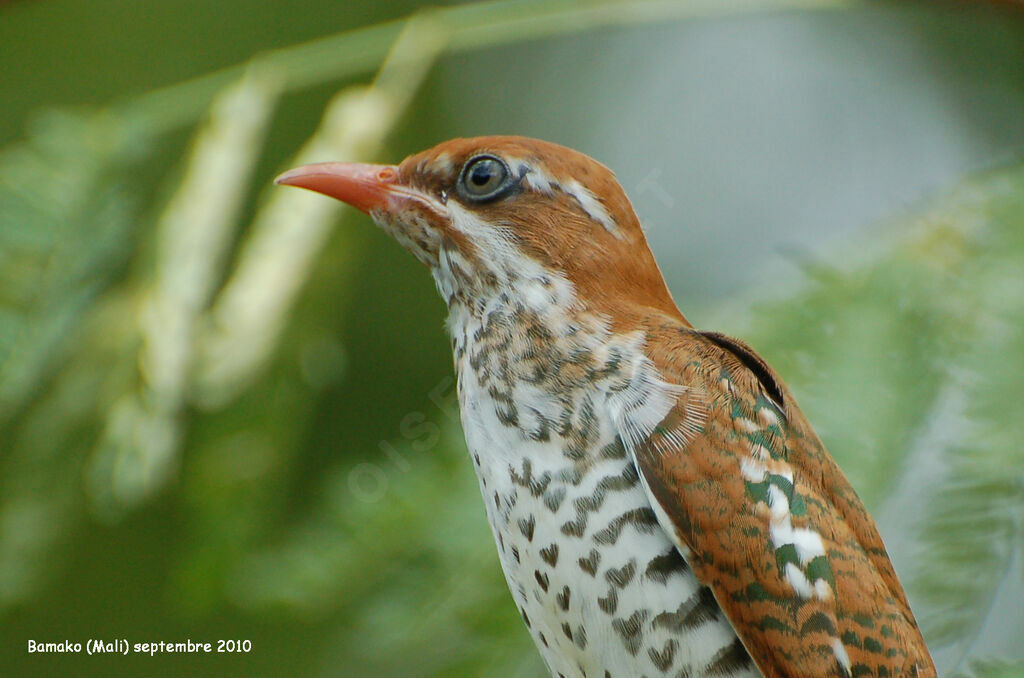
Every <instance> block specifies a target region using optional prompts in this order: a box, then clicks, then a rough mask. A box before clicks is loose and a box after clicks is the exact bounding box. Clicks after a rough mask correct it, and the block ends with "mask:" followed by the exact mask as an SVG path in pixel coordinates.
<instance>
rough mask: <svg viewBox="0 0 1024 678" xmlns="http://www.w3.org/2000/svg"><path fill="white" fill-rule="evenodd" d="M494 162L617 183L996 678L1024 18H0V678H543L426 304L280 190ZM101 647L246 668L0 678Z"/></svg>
mask: <svg viewBox="0 0 1024 678" xmlns="http://www.w3.org/2000/svg"><path fill="white" fill-rule="evenodd" d="M485 133H517V134H526V135H531V136H538V137H542V138H546V139H550V140H553V141H557V142H560V143H563V144H566V145H569V146H573V147H575V148H578V149H580V150H582V151H584V152H587V153H588V154H590V155H592V156H594V157H596V158H598V159H600V160H602V161H603V162H605V163H606V164H607V165H609V166H611V167H612V168H613V169H615V170H616V172H617V173H618V176H619V178H620V180H621V182H622V184H623V185H624V187H625V188H626V189H627V191H628V192H629V193H630V195H631V197H632V199H633V202H634V204H635V206H636V209H637V211H638V212H639V214H640V215H641V217H642V218H643V220H644V222H645V224H646V227H647V230H648V233H649V237H650V240H651V242H652V245H653V248H654V250H655V253H656V255H657V256H658V258H659V261H660V262H661V264H662V267H663V269H664V271H665V274H666V276H667V278H668V280H669V283H670V287H671V288H672V290H673V292H674V294H675V296H676V299H677V301H678V302H679V304H680V306H681V307H682V308H683V309H684V311H685V312H686V313H687V315H688V316H689V318H690V319H691V320H692V321H694V322H695V324H697V325H698V326H702V327H707V328H714V329H719V330H723V331H727V332H730V333H734V334H738V335H741V336H743V337H744V338H746V339H747V340H749V341H750V342H751V343H752V344H753V345H754V346H755V347H757V348H758V349H759V350H760V351H761V352H762V353H763V354H764V355H765V356H766V357H767V358H768V360H769V361H770V362H772V363H773V364H774V365H775V366H776V368H777V369H778V370H779V371H780V372H781V373H782V375H783V376H784V377H785V378H786V379H787V380H788V381H789V382H790V385H791V387H793V389H794V391H795V393H796V394H797V396H798V398H799V399H800V401H801V404H802V406H803V407H804V409H805V410H806V411H807V412H808V414H809V416H810V418H811V420H812V421H813V422H815V425H816V426H817V428H818V430H819V432H820V433H821V435H822V436H823V438H824V439H825V441H826V443H827V445H828V446H829V447H830V449H831V450H832V452H833V453H834V455H835V456H836V457H837V458H838V460H839V462H840V464H841V465H842V466H843V467H844V469H846V471H847V473H848V475H849V476H850V477H851V479H852V481H853V483H854V485H855V486H856V487H857V489H858V491H859V492H860V493H861V495H862V497H863V498H864V499H865V501H866V503H867V504H868V506H869V507H870V508H871V509H872V511H873V512H874V514H875V515H876V517H877V519H878V522H879V524H880V528H881V531H882V533H883V536H884V537H885V539H886V542H887V543H888V545H889V547H890V552H891V554H892V557H893V560H894V562H895V564H896V567H897V569H898V571H899V572H900V574H901V576H902V578H903V580H904V582H905V584H906V586H907V588H908V590H909V593H910V597H911V601H912V604H913V606H914V608H915V610H916V612H917V615H918V618H919V619H920V621H921V623H922V626H923V628H924V630H925V636H926V638H927V639H928V641H929V643H930V646H931V648H932V650H933V653H934V655H935V657H936V660H937V662H938V664H939V667H940V670H941V672H942V675H947V676H971V675H976V676H1022V675H1024V643H1022V642H1021V641H1022V640H1024V557H1022V555H1024V443H1022V440H1024V413H1022V402H1024V163H1022V159H1024V154H1022V151H1024V11H1022V10H1021V9H1020V6H1019V5H1015V4H1014V3H987V4H984V3H968V2H960V3H939V2H918V3H898V4H892V5H888V4H876V3H859V2H840V1H836V0H790V1H778V0H777V1H774V2H770V1H768V0H746V1H744V2H703V1H690V2H665V1H661V2H651V1H647V2H629V1H621V2H607V1H605V2H579V1H569V0H555V1H551V2H540V1H538V0H519V1H497V2H488V3H480V4H451V5H448V4H446V3H443V2H442V3H438V4H436V6H435V7H434V8H433V9H422V8H420V7H419V6H418V5H417V3H415V2H411V1H407V0H391V1H388V2H337V1H334V0H306V1H305V2H300V3H294V2H293V3H282V2H271V1H269V0H247V1H243V0H219V1H218V2H216V3H210V2H198V1H195V0H174V1H173V2H170V1H166V0H149V1H148V2H145V3H141V2H137V1H135V0H103V1H97V2H81V1H80V0H15V1H13V2H6V3H0V675H3V676H54V675H76V676H93V675H96V676H100V675H102V676H109V675H126V676H128V675H139V676H178V675H192V676H206V675H209V676H222V675H250V676H263V675H267V676H278V675H295V676H346V677H347V676H354V677H356V676H384V677H391V676H395V677H397V676H402V677H422V678H428V677H429V678H441V677H446V678H447V677H452V678H455V677H464V676H481V677H483V676H513V677H516V678H526V677H540V676H542V675H544V670H543V667H542V666H541V663H540V661H539V659H538V657H537V655H536V652H535V651H534V649H533V648H532V644H531V641H530V640H529V637H528V635H527V634H526V632H525V631H524V629H523V628H522V627H521V622H520V620H519V618H518V615H517V613H516V610H515V607H514V606H513V605H512V604H511V601H510V600H509V599H508V594H507V591H506V588H505V584H504V581H503V579H502V576H501V574H500V570H499V566H498V561H497V558H496V554H495V551H494V547H493V544H492V543H491V537H490V533H489V531H488V529H487V526H486V523H485V519H484V513H483V510H482V506H481V504H480V499H479V495H478V490H477V487H476V482H475V479H474V477H473V474H472V470H471V465H470V464H469V463H468V460H467V459H466V457H465V450H464V445H463V441H462V437H461V430H460V428H459V423H458V415H457V409H455V403H454V400H453V394H454V388H453V382H452V370H451V357H450V354H449V351H448V348H447V347H448V344H447V340H446V338H445V335H444V330H443V326H442V322H443V319H444V307H443V304H442V303H441V302H440V300H439V299H437V298H436V294H435V293H434V290H433V285H432V283H431V281H430V278H429V275H428V273H427V271H425V270H423V269H422V268H421V267H420V266H419V265H418V264H417V263H416V262H415V261H414V260H413V259H412V258H411V257H409V256H407V255H405V253H404V252H402V251H401V250H400V248H399V247H397V246H396V245H394V243H392V242H389V241H388V239H387V238H386V237H385V236H384V235H383V234H382V233H380V232H379V231H377V230H376V229H375V228H373V227H372V225H371V223H370V222H369V220H368V219H367V218H365V217H364V216H362V215H360V214H356V213H353V212H351V211H347V210H345V209H344V208H341V207H339V206H337V205H335V204H333V203H332V202H331V201H328V200H326V199H323V198H321V197H318V196H314V195H311V194H305V193H304V192H300V191H295V190H285V189H280V188H276V187H273V186H272V185H271V180H272V178H273V177H274V175H275V173H277V172H278V171H281V170H283V169H286V168H287V167H289V166H291V165H294V164H296V163H299V162H307V161H317V160H376V161H388V162H394V161H398V160H400V159H401V158H402V157H404V156H405V155H406V154H408V153H411V152H415V151H418V150H421V149H423V148H426V147H428V146H431V145H433V144H434V143H437V142H439V141H442V140H444V139H446V138H450V137H454V136H470V135H476V134H485ZM610 284H614V281H610ZM93 638H103V639H107V640H113V639H115V638H118V639H126V640H128V642H129V643H136V642H152V641H160V640H164V641H168V642H180V641H184V640H186V639H192V640H194V641H200V642H216V641H217V640H218V639H224V640H248V641H250V642H251V649H250V650H249V651H247V652H242V653H233V654H211V655H203V656H181V655H172V654H161V655H157V656H155V657H150V656H139V655H135V654H132V655H129V656H126V657H125V656H88V655H86V654H84V652H83V654H46V655H40V654H29V653H28V652H27V643H28V641H29V640H30V639H31V640H36V641H40V642H60V641H63V640H70V641H72V642H80V643H83V645H84V644H85V643H87V642H88V641H89V640H90V639H93Z"/></svg>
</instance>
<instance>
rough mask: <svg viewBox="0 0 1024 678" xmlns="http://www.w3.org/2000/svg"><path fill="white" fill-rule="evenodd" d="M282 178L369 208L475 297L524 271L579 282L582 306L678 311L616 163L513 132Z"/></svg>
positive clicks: (454, 290) (576, 296) (452, 285)
mask: <svg viewBox="0 0 1024 678" xmlns="http://www.w3.org/2000/svg"><path fill="white" fill-rule="evenodd" d="M277 183H279V184H287V185H291V186H299V187H302V188H307V189H310V190H313V191H317V192H319V193H323V194H325V195H328V196H331V197H333V198H337V199H338V200H341V201H343V202H346V203H348V204H350V205H352V206H353V207H356V208H358V209H360V210H362V211H364V212H366V213H368V214H369V215H370V216H371V217H373V219H374V220H375V221H376V222H377V224H378V225H380V226H381V227H382V228H383V229H384V230H386V231H387V232H388V233H390V234H391V235H392V236H393V237H394V238H395V239H396V240H398V242H399V243H401V244H402V246H404V247H405V248H406V249H408V250H409V251H410V252H412V253H413V254H414V255H415V256H416V258H417V259H419V260H420V261H421V262H423V263H424V264H426V265H427V266H429V267H430V268H431V269H432V270H433V272H434V275H435V277H436V278H438V280H439V286H440V280H441V277H442V276H443V277H444V278H445V279H446V280H450V281H451V282H448V283H447V284H446V287H447V288H449V289H447V290H446V289H442V294H447V295H448V296H449V299H448V301H449V303H451V302H452V301H453V298H460V296H459V295H461V296H462V297H467V296H468V297H472V296H473V295H475V294H478V293H479V291H480V290H482V289H485V288H486V287H487V286H492V287H493V286H503V285H507V286H515V285H517V284H519V282H520V281H521V280H522V278H523V277H524V276H538V275H539V276H550V277H552V278H555V279H560V280H565V281H568V282H569V283H570V284H571V286H572V287H571V289H572V291H573V300H574V303H581V304H583V305H584V306H586V307H587V308H589V309H591V310H594V311H598V312H601V313H605V314H608V315H615V312H616V310H618V307H619V306H621V305H626V306H627V307H631V308H649V309H654V310H657V311H661V312H664V313H668V314H669V315H672V316H676V317H678V316H679V311H678V310H677V309H676V306H675V304H674V303H673V301H672V299H671V296H670V295H669V292H668V289H667V288H666V286H665V283H664V280H663V278H662V276H661V273H660V271H659V270H658V267H657V265H656V264H655V262H654V257H653V256H652V254H651V252H650V249H649V248H648V246H647V241H646V239H645V238H644V235H643V232H642V230H641V228H640V223H639V221H638V219H637V217H636V214H635V213H634V212H633V208H632V206H631V205H630V203H629V199H628V198H627V197H626V194H625V192H624V191H623V190H622V187H621V186H619V183H618V181H616V179H615V176H614V175H613V174H612V172H611V171H610V170H609V169H608V168H607V167H605V166H604V165H602V164H600V163H599V162H597V161H595V160H593V159H591V158H589V157H587V156H585V155H583V154H582V153H579V152H577V151H574V150H572V149H569V148H565V147H563V146H559V145H557V144H552V143H548V142H544V141H538V140H535V139H528V138H524V137H513V136H489V137H476V138H471V139H453V140H451V141H447V142H445V143H442V144H439V145H438V146H435V147H434V148H431V149H429V150H426V151H423V152H422V153H418V154H416V155H412V156H410V157H408V158H406V159H405V160H404V161H403V162H402V163H401V164H399V165H364V164H355V163H321V164H316V165H307V166H304V167H299V168H297V169H293V170H291V171H289V172H286V173H284V174H282V175H281V176H280V177H278V178H277Z"/></svg>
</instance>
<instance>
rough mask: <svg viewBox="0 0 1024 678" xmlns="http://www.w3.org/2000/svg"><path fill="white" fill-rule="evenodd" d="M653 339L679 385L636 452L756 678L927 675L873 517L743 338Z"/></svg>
mask: <svg viewBox="0 0 1024 678" xmlns="http://www.w3.org/2000/svg"><path fill="white" fill-rule="evenodd" d="M671 335H672V336H667V337H666V336H661V337H658V341H656V342H651V344H649V345H651V346H658V347H660V348H661V353H660V354H653V355H651V359H652V360H653V361H654V363H655V365H656V366H657V367H658V368H659V370H660V371H661V373H662V376H663V378H665V379H666V380H668V381H671V382H675V383H677V384H681V385H683V387H684V389H685V390H684V395H683V396H682V397H680V398H679V400H678V401H677V403H676V405H675V407H674V408H673V409H672V410H671V411H670V412H669V414H668V415H667V416H666V417H665V419H664V420H663V421H662V422H661V424H660V425H659V426H658V427H656V428H655V430H654V432H653V433H652V434H651V435H650V437H649V438H647V439H646V441H644V442H643V443H642V444H640V445H638V446H636V447H635V449H634V450H633V454H634V455H635V458H636V463H637V467H638V469H639V471H640V474H641V477H642V478H643V481H644V486H645V488H646V490H647V492H648V493H649V495H650V497H651V500H652V502H653V503H654V504H655V509H656V511H655V512H656V514H657V515H658V520H659V522H660V523H661V526H662V527H663V528H664V529H665V530H666V531H667V532H668V533H669V534H670V535H671V536H672V538H673V539H674V541H675V543H676V545H677V547H678V548H679V550H680V552H681V553H682V554H683V556H684V557H685V558H686V559H687V560H688V561H689V563H690V566H691V567H692V568H693V570H694V572H695V573H696V575H697V577H698V578H699V579H700V580H701V581H702V582H703V583H704V584H705V585H707V586H709V587H710V588H711V590H712V591H713V593H714V595H715V598H716V599H717V601H718V603H719V605H720V606H721V608H722V610H723V611H724V612H725V614H726V615H727V616H728V618H729V620H730V621H731V622H732V624H733V625H734V626H735V628H736V631H737V633H738V635H739V637H740V639H741V640H742V642H743V644H744V645H745V646H746V648H747V651H748V652H749V653H750V655H751V656H752V657H753V659H754V661H755V662H756V663H757V665H758V667H759V668H760V670H761V671H762V673H764V674H765V676H769V677H771V676H815V677H820V676H846V677H849V676H934V675H935V668H934V665H933V664H932V660H931V658H930V656H929V654H928V650H927V648H926V647H925V645H924V641H923V639H922V637H921V632H920V630H919V629H918V626H917V623H916V621H915V620H914V616H913V614H912V612H911V611H910V606H909V604H908V603H907V598H906V595H905V594H904V592H903V589H902V587H901V586H900V583H899V581H898V580H897V578H896V574H895V572H894V571H893V568H892V564H891V563H890V561H889V557H888V555H887V554H886V551H885V547H884V545H883V544H882V540H881V537H879V535H878V530H877V529H876V527H875V524H874V521H873V520H872V519H871V517H870V516H869V515H868V513H867V511H866V510H865V509H864V505H863V504H862V503H861V501H860V499H859V498H858V497H857V495H856V493H855V492H854V490H853V488H852V487H851V486H850V483H849V481H848V480H847V479H846V476H844V475H843V473H842V471H840V469H839V467H838V466H837V465H836V463H835V461H834V460H833V459H832V457H831V456H830V455H829V454H828V452H827V451H826V450H825V448H824V447H823V445H822V443H821V441H820V440H819V439H818V437H817V435H816V434H815V433H814V431H813V429H812V428H811V426H810V425H809V424H808V422H807V420H806V419H805V418H804V416H803V414H802V413H801V412H800V410H799V408H798V407H797V405H796V402H795V401H794V400H793V397H792V395H791V394H790V393H789V391H788V389H787V388H786V387H785V385H784V384H783V383H782V381H781V380H780V379H779V378H778V376H777V375H776V374H775V372H774V371H773V370H772V369H771V368H770V367H769V366H768V365H767V364H766V363H765V362H764V360H762V359H761V358H760V357H759V356H758V355H757V354H756V353H754V351H753V350H752V349H751V348H750V347H749V346H747V345H746V344H744V343H742V342H740V341H737V340H735V339H731V338H728V337H725V336H723V335H719V334H714V333H706V332H703V333H702V332H697V331H694V330H689V329H687V330H673V331H672V333H671Z"/></svg>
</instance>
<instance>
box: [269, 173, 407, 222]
mask: <svg viewBox="0 0 1024 678" xmlns="http://www.w3.org/2000/svg"><path fill="white" fill-rule="evenodd" d="M274 183H276V184H285V185H287V186H298V187H299V188H306V189H309V190H310V191H316V192H317V193H323V194H324V195H327V196H330V197H332V198H335V199H337V200H340V201H342V202H345V203H348V204H349V205H352V207H355V208H356V209H359V210H362V211H363V212H366V213H367V214H369V213H370V212H371V211H372V210H391V209H394V206H395V205H394V202H393V201H394V198H396V197H398V196H397V193H396V190H395V189H396V188H397V187H398V185H399V184H398V167H396V166H394V165H363V164H359V163H354V162H322V163H318V164H315V165H303V166H302V167H296V168H295V169H293V170H288V171H287V172H285V173H284V174H282V175H281V176H279V177H278V178H277V179H274Z"/></svg>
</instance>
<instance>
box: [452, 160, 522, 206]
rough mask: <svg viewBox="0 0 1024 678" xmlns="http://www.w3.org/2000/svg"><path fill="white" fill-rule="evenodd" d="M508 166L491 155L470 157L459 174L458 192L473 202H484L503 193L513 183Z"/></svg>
mask: <svg viewBox="0 0 1024 678" xmlns="http://www.w3.org/2000/svg"><path fill="white" fill-rule="evenodd" d="M511 176H512V175H511V173H510V172H509V171H508V166H507V165H506V164H505V163H504V162H502V161H501V160H499V159H498V158H495V157H494V156H493V155H478V156H476V157H475V158H472V159H470V161H469V162H467V163H466V166H465V167H463V168H462V174H461V175H460V176H459V186H458V188H459V192H460V193H462V194H463V196H464V197H466V198H468V199H469V200H472V201H474V202H486V201H488V200H494V199H495V198H497V197H499V196H501V195H503V194H504V193H505V192H506V191H507V190H508V189H509V188H511V187H512V186H513V183H512V182H511V181H509V179H510V177H511Z"/></svg>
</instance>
